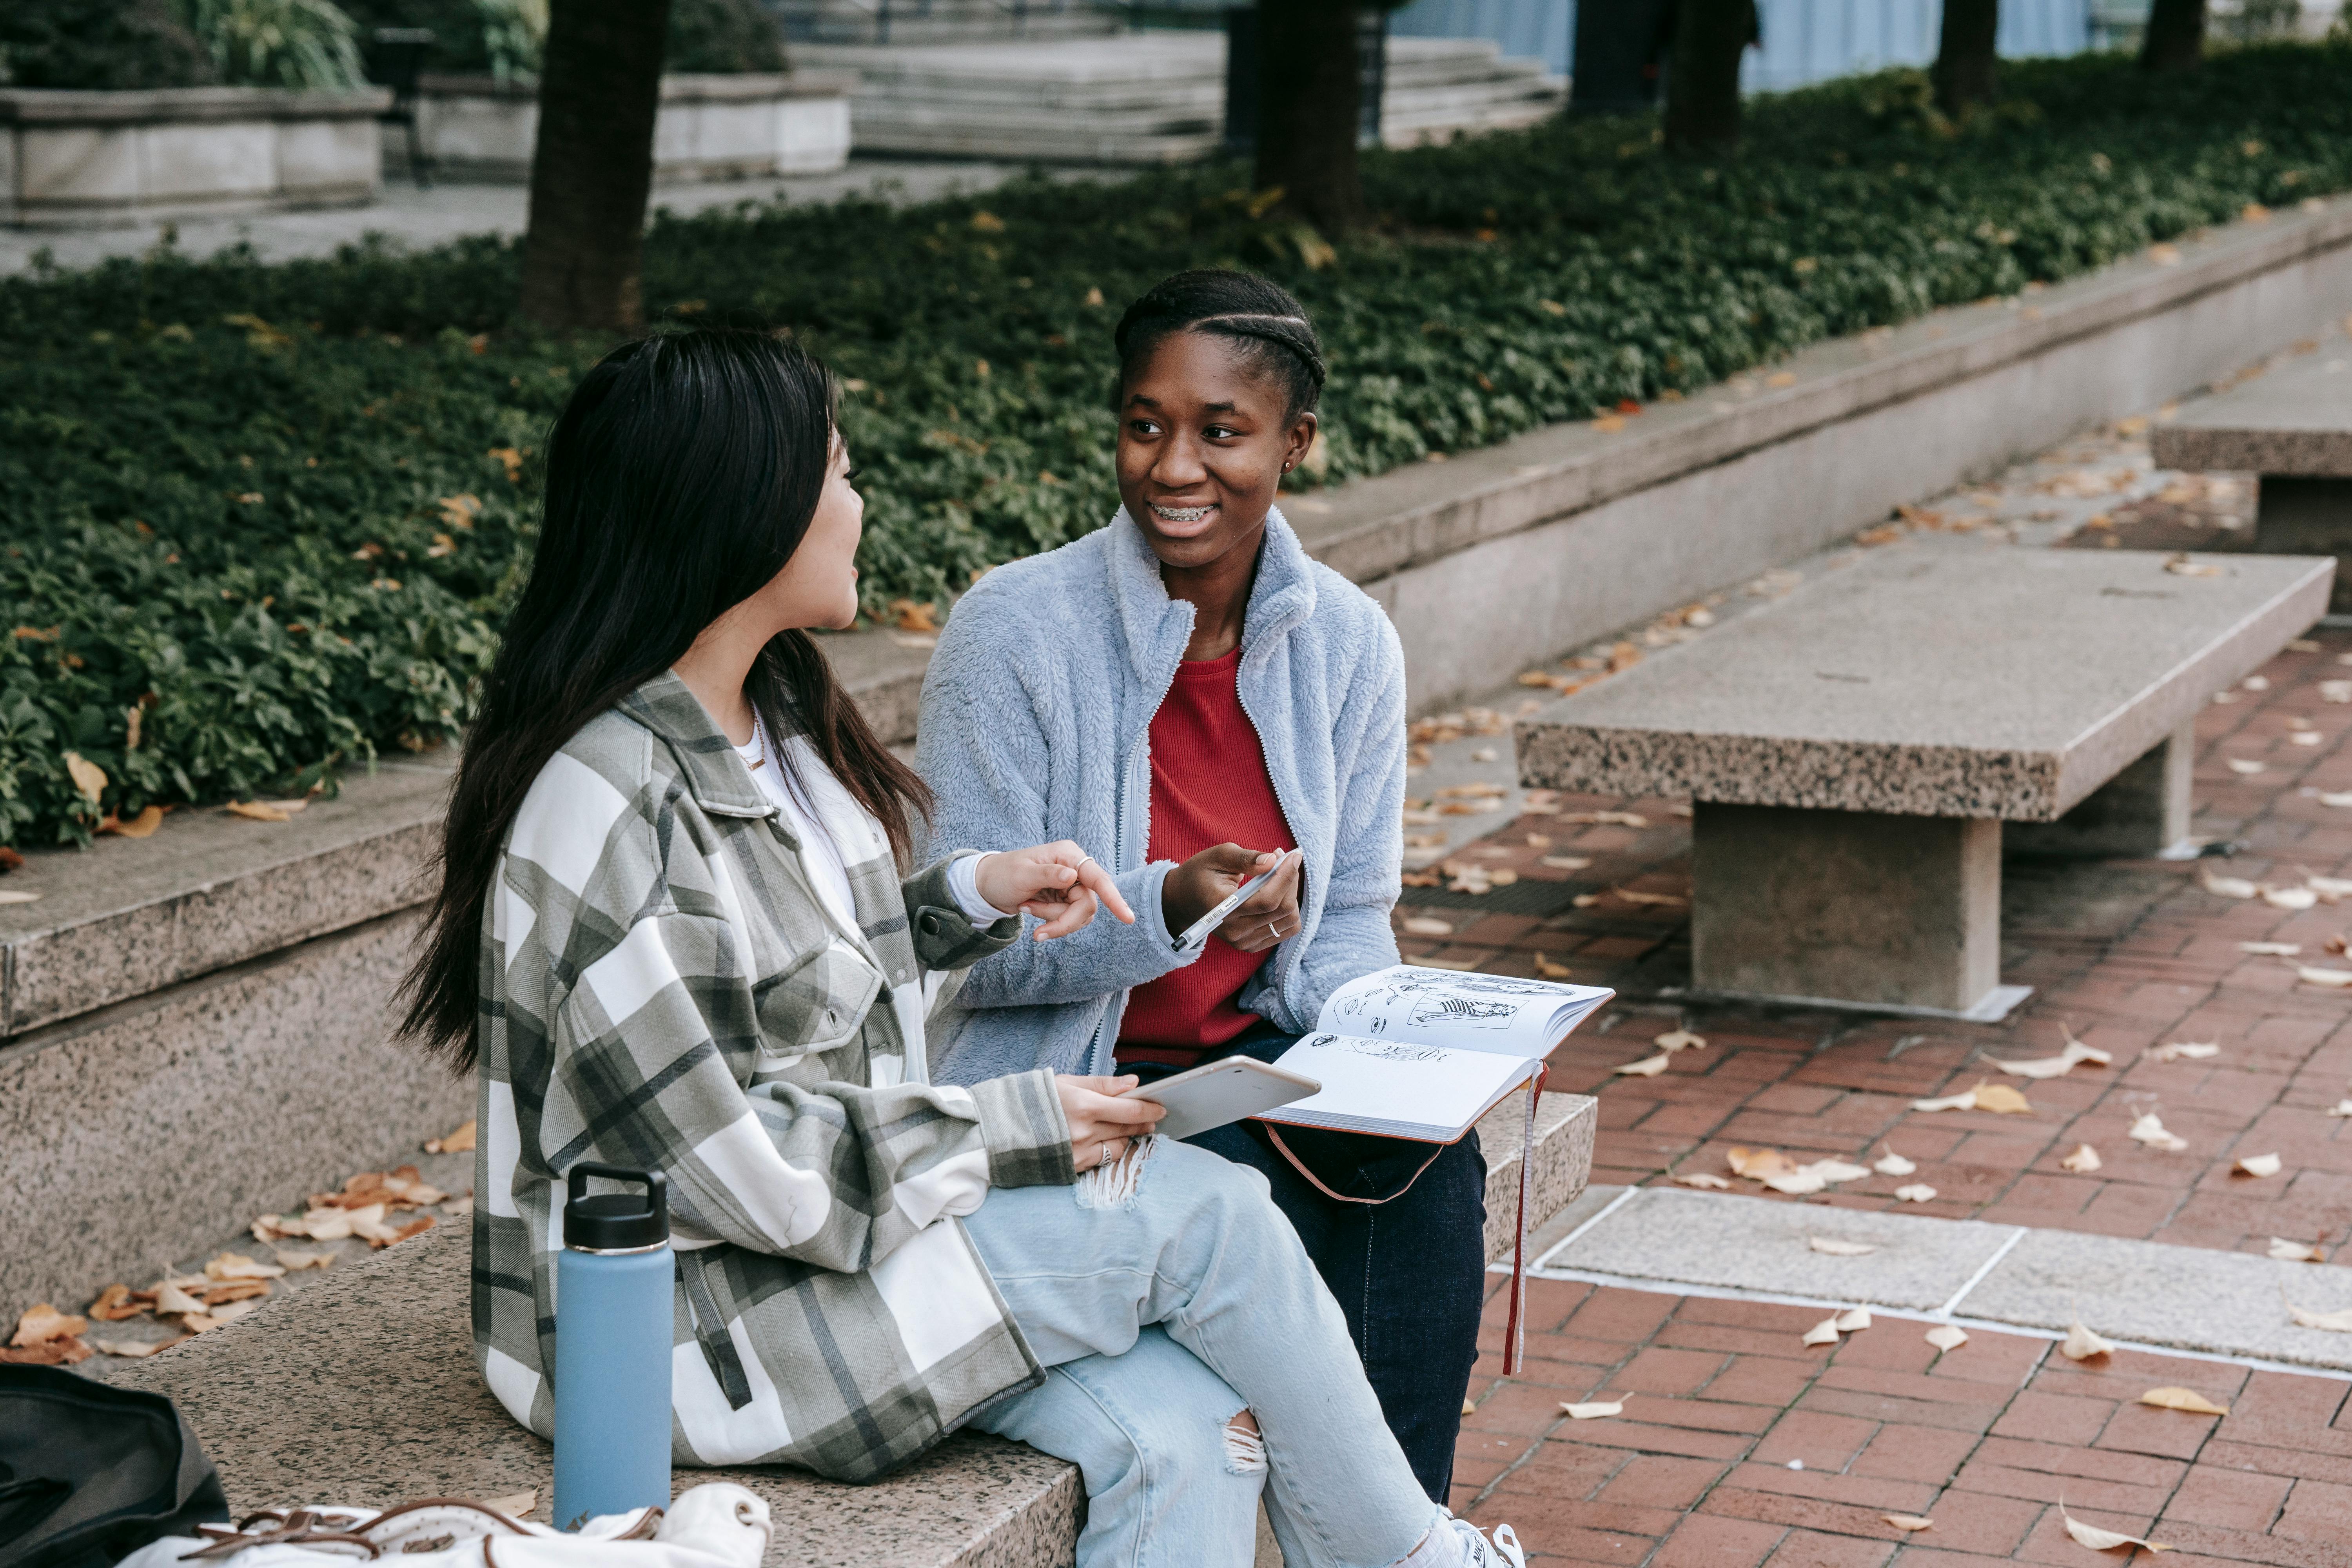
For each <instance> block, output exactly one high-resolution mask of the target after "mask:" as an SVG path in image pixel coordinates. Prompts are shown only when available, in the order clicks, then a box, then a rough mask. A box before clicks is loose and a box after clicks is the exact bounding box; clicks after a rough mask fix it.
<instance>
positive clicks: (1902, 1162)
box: [1870, 1143, 1919, 1176]
mask: <svg viewBox="0 0 2352 1568" xmlns="http://www.w3.org/2000/svg"><path fill="white" fill-rule="evenodd" d="M1879 1147H1880V1148H1882V1149H1884V1150H1885V1151H1886V1153H1885V1157H1884V1158H1882V1159H1880V1160H1877V1161H1875V1162H1874V1163H1872V1165H1871V1167H1870V1168H1871V1169H1872V1170H1874V1171H1875V1172H1877V1173H1879V1174H1880V1175H1882V1176H1907V1175H1909V1174H1910V1173H1912V1172H1914V1171H1916V1170H1917V1169H1918V1168H1919V1167H1918V1166H1916V1165H1915V1164H1913V1163H1911V1162H1910V1161H1908V1160H1906V1159H1905V1158H1904V1157H1903V1156H1902V1155H1900V1154H1898V1153H1896V1152H1895V1146H1894V1145H1893V1144H1891V1143H1881V1144H1880V1145H1879Z"/></svg>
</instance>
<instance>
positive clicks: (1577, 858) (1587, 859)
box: [1543, 855, 1592, 871]
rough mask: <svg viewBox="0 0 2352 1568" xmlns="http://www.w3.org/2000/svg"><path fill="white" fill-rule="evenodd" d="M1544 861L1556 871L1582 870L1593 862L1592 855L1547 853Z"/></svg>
mask: <svg viewBox="0 0 2352 1568" xmlns="http://www.w3.org/2000/svg"><path fill="white" fill-rule="evenodd" d="M1543 863H1544V864H1545V865H1547V866H1549V867H1550V868H1552V869H1554V870H1556V871H1581V870H1583V869H1584V868H1586V867H1587V866H1590V865H1591V864H1592V857H1591V856H1590V855H1547V856H1545V857H1544V858H1543Z"/></svg>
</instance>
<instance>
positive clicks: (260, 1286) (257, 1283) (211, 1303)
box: [191, 1279, 269, 1317]
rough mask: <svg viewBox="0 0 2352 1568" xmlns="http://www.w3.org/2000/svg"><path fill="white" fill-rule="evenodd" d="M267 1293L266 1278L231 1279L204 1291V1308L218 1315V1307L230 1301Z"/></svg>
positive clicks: (267, 1283) (245, 1299)
mask: <svg viewBox="0 0 2352 1568" xmlns="http://www.w3.org/2000/svg"><path fill="white" fill-rule="evenodd" d="M193 1293H194V1292H191V1294H193ZM268 1294H269V1281H268V1280H267V1279H232V1280H230V1281H228V1283H226V1284H225V1285H215V1286H214V1287H213V1288H212V1289H209V1290H206V1291H205V1293H204V1303H205V1310H206V1311H208V1312H211V1313H212V1314H213V1316H215V1317H218V1316H220V1312H219V1310H218V1309H220V1308H222V1307H224V1306H226V1305H227V1304H228V1303H229V1302H231V1301H247V1300H252V1299H253V1298H254V1297H256V1296H267V1295H268Z"/></svg>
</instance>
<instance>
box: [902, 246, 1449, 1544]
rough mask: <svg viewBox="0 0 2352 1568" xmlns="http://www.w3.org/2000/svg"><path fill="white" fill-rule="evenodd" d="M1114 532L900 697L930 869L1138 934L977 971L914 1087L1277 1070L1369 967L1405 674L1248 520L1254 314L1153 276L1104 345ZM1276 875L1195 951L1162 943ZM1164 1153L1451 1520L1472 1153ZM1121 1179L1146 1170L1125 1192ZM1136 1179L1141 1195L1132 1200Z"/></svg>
mask: <svg viewBox="0 0 2352 1568" xmlns="http://www.w3.org/2000/svg"><path fill="white" fill-rule="evenodd" d="M1115 342H1116V344H1117V347H1118V356H1119V375H1118V388H1117V392H1116V398H1117V404H1118V416H1119V435H1118V485H1119V496H1120V499H1121V500H1122V501H1123V502H1124V503H1125V504H1124V505H1123V506H1122V507H1121V508H1120V510H1119V511H1118V515H1116V516H1115V517H1113V518H1112V519H1111V521H1110V523H1109V526H1108V527H1107V528H1104V529H1102V530H1100V531H1097V532H1095V533H1092V534H1089V535H1087V537H1085V538H1083V539H1081V540H1078V541H1076V542H1074V543H1071V544H1068V545H1066V546H1064V547H1063V548H1062V549H1060V550H1056V551H1054V552H1050V553H1047V554H1045V555H1040V556H1034V557H1032V558H1030V559H1027V560H1024V561H1016V562H1013V563H1009V564H1007V565H1004V566H1001V567H999V568H997V569H996V570H995V571H993V572H992V573H990V574H988V575H987V576H986V577H985V578H983V579H982V581H981V582H980V584H978V585H977V586H975V587H974V588H973V589H972V591H971V593H970V594H968V595H965V597H964V599H963V600H962V602H961V604H959V605H957V606H956V610H955V613H954V615H953V616H952V617H951V618H950V621H949V623H948V627H947V630H946V632H945V633H944V634H943V635H942V636H941V637H940V646H939V651H938V653H937V654H936V655H935V656H934V657H933V659H932V662H931V668H930V675H929V679H928V680H927V682H926V683H925V686H924V689H923V704H922V716H921V722H920V725H919V735H920V740H919V749H918V754H917V759H916V766H917V770H918V771H919V773H921V774H922V775H923V777H924V779H925V781H926V782H927V783H928V784H929V785H930V787H931V789H932V790H933V792H934V793H935V794H936V795H937V796H938V802H939V805H938V812H937V815H936V816H935V817H934V818H933V838H932V842H933V843H934V845H935V846H940V847H951V846H958V845H991V844H1014V843H1023V844H1025V843H1029V842H1031V841H1032V840H1039V841H1042V840H1046V839H1069V840H1073V841H1075V842H1076V843H1077V844H1079V845H1081V846H1083V847H1085V848H1086V849H1087V850H1089V851H1091V852H1092V853H1093V854H1095V855H1097V856H1098V857H1099V858H1100V862H1101V864H1102V865H1104V866H1106V867H1107V868H1108V869H1109V871H1110V873H1111V876H1112V879H1113V880H1114V881H1115V882H1116V883H1117V885H1118V889H1119V891H1120V893H1121V894H1122V895H1123V896H1124V897H1125V899H1126V900H1127V902H1128V904H1129V906H1131V907H1132V908H1133V910H1134V911H1135V914H1136V917H1137V918H1136V922H1135V924H1133V925H1131V926H1128V925H1118V924H1115V923H1113V922H1111V921H1096V922H1094V924H1093V925H1091V926H1089V927H1088V928H1087V929H1086V930H1085V931H1078V932H1076V933H1074V934H1072V935H1071V936H1068V937H1066V938H1064V939H1062V940H1061V941H1058V942H1046V943H1035V942H1022V943H1017V944H1015V945H1014V946H1013V947H1011V948H1008V949H1006V950H1005V951H1004V952H1000V953H995V954H992V955H991V956H989V957H987V958H985V959H982V961H981V962H980V963H978V964H977V965H975V966H974V968H973V969H972V971H971V975H970V977H969V979H968V980H967V982H966V983H965V984H964V986H963V988H962V991H961V995H960V996H959V998H958V1000H957V1004H956V1007H957V1013H956V1016H954V1017H953V1018H952V1019H951V1020H950V1022H949V1026H948V1030H947V1032H946V1034H945V1036H944V1038H945V1039H946V1042H947V1043H946V1047H945V1050H944V1052H943V1053H942V1058H941V1060H940V1068H939V1071H940V1077H941V1078H942V1079H945V1080H947V1081H953V1082H978V1081H982V1080H984V1079H990V1078H993V1077H996V1076H999V1075H1002V1074H1004V1073H1007V1072H1015V1071H1023V1070H1028V1069H1031V1068H1038V1067H1050V1068H1053V1069H1054V1070H1055V1071H1059V1072H1072V1073H1089V1074H1097V1073H1108V1072H1113V1071H1118V1072H1129V1071H1132V1072H1135V1073H1137V1074H1139V1075H1140V1076H1143V1077H1146V1078H1149V1077H1152V1076H1157V1075H1163V1074H1166V1073H1170V1072H1174V1071H1177V1070H1181V1068H1186V1067H1191V1066H1193V1065H1195V1064H1197V1063H1199V1062H1201V1061H1203V1060H1207V1059H1212V1058H1215V1057H1219V1056H1223V1055H1228V1054H1231V1053H1234V1052H1244V1053H1247V1054H1249V1055H1251V1056H1255V1057H1258V1058H1261V1059H1265V1060H1271V1059H1273V1058H1276V1057H1277V1056H1279V1055H1280V1054H1281V1053H1282V1052H1283V1050H1284V1049H1285V1048H1286V1047H1288V1045H1289V1044H1290V1043H1291V1041H1292V1040H1293V1039H1295V1038H1296V1037H1297V1036H1298V1035H1299V1034H1301V1033H1303V1032H1305V1031H1307V1030H1308V1029H1311V1028H1312V1027H1314V1026H1315V1020H1316V1016H1317V1015H1318V1012H1319V1011H1320V1010H1321V1008H1322V1005H1323V1003H1324V1000H1325V999H1326V998H1327V997H1328V996H1329V995H1330V994H1331V993H1332V992H1333V991H1334V990H1336V989H1337V988H1338V987H1339V986H1340V985H1342V984H1346V983H1347V982H1349V981H1350V980H1353V979H1356V978H1357V977H1359V976H1360V975H1364V974H1368V973H1372V972H1373V971H1375V970H1378V969H1381V968H1384V967H1386V966H1387V965H1389V964H1391V963H1396V962H1397V950H1396V942H1395V939H1394V938H1393V936H1392V935H1391V931H1390V925H1389V917H1390V911H1391V909H1392V908H1393V906H1394V905H1395V903H1396V900H1397V895H1398V892H1399V890H1400V887H1399V880H1398V879H1399V876H1400V873H1401V860H1402V850H1403V846H1402V827H1401V826H1400V825H1401V822H1402V804H1403V796H1404V778H1405V733H1404V665H1403V656H1402V651H1401V649H1400V647H1399V646H1398V642H1397V638H1396V634H1395V632H1394V631H1393V630H1392V629H1391V627H1390V626H1389V623H1388V619H1387V617H1386V616H1385V615H1384V614H1383V613H1382V612H1381V608H1380V606H1379V605H1376V604H1375V603H1373V601H1372V600H1371V599H1370V598H1369V597H1367V596H1366V595H1364V594H1363V593H1362V592H1361V591H1360V590H1359V589H1357V588H1356V587H1355V586H1354V585H1353V584H1350V583H1349V582H1348V581H1347V580H1346V579H1345V578H1343V577H1341V576H1340V575H1339V574H1338V573H1336V572H1333V571H1331V570H1330V569H1329V568H1328V567H1325V566H1323V565H1320V564H1318V563H1316V562H1315V561H1313V560H1311V559H1309V558H1308V556H1307V552H1305V550H1304V549H1302V548H1301V547H1300V544H1299V542H1298V537H1297V534H1296V533H1294V532H1293V531H1291V529H1290V526H1289V525H1288V524H1287V523H1286V522H1285V521H1283V518H1282V514H1281V512H1280V511H1279V510H1276V508H1275V505H1274V501H1275V496H1276V490H1277V489H1278V488H1279V486H1280V484H1281V482H1282V478H1283V476H1284V475H1285V474H1287V473H1288V472H1289V471H1290V470H1291V469H1292V468H1296V467H1297V465H1298V464H1299V463H1300V462H1301V461H1303V460H1304V459H1305V458H1306V457H1307V453H1308V451H1309V450H1310V449H1311V448H1312V447H1313V445H1314V441H1315V436H1316V428H1317V426H1316V413H1315V408H1316V403H1317V401H1318V395H1319V394H1320V392H1321V390H1322V385H1323V380H1324V363H1323V355H1322V351H1321V348H1320V346H1319V344H1318V342H1317V341H1316V336H1315V330H1314V328H1313V326H1312V325H1310V324H1309V322H1308V321H1307V316H1306V312H1305V311H1304V310H1302V309H1301V308H1300V306H1299V304H1298V301H1297V300H1295V299H1293V298H1292V297H1291V296H1290V295H1289V294H1288V293H1286V291H1285V290H1283V289H1280V288H1278V287H1276V285H1275V284H1273V283H1270V282H1268V281H1266V280H1265V279H1260V278H1255V277H1252V276H1249V275H1248V274H1245V273H1241V272H1235V271H1228V270H1223V269H1216V270H1203V271H1194V272H1184V273H1180V274H1178V275H1177V276H1175V277H1173V278H1171V279H1167V280H1166V281H1165V282H1163V283H1161V284H1160V285H1159V286H1158V287H1157V288H1155V289H1152V290H1151V291H1150V292H1149V293H1147V294H1145V295H1144V296H1143V297H1142V298H1141V299H1140V300H1137V301H1136V302H1135V304H1134V305H1133V306H1131V307H1130V308H1129V310H1128V311H1127V313H1126V314H1125V315H1124V316H1123V317H1122V318H1121V319H1120V321H1119V323H1118V332H1117V336H1116V339H1115ZM1292 848H1297V849H1298V850H1301V851H1303V855H1302V856H1300V857H1297V858H1293V859H1292V861H1291V862H1290V864H1289V865H1288V866H1286V868H1284V871H1283V873H1282V875H1280V876H1279V877H1277V878H1276V879H1275V880H1274V881H1272V882H1271V883H1269V884H1268V885H1267V886H1266V887H1265V889H1261V890H1260V891H1259V892H1258V893H1257V894H1256V895H1255V896H1254V897H1253V898H1252V899H1250V900H1249V901H1247V902H1246V903H1244V904H1243V905H1242V906H1241V907H1240V908H1239V909H1238V910H1235V911H1234V914H1233V915H1232V916H1231V917H1230V918H1228V919H1227V920H1226V921H1224V923H1223V925H1222V926H1221V927H1220V928H1219V929H1218V931H1216V933H1215V934H1214V936H1213V937H1212V938H1210V939H1209V940H1208V942H1206V943H1205V945H1203V946H1202V947H1197V948H1194V949H1192V950H1189V951H1186V950H1179V949H1177V948H1175V946H1174V941H1175V936H1176V933H1178V932H1181V931H1184V930H1185V929H1186V928H1187V927H1189V926H1191V925H1192V923H1193V921H1196V920H1198V919H1199V918H1201V917H1202V915H1203V914H1205V913H1206V912H1207V911H1208V910H1210V909H1212V908H1213V907H1214V906H1215V905H1216V904H1217V903H1218V902H1219V901H1220V900H1223V898H1224V896H1225V895H1226V894H1228V893H1230V892H1231V891H1233V890H1234V889H1235V888H1236V887H1238V886H1239V885H1240V884H1241V882H1242V881H1243V880H1244V879H1247V878H1249V877H1250V876H1252V875H1254V874H1255V873H1256V872H1257V871H1259V870H1261V869H1263V868H1265V867H1266V866H1268V865H1271V864H1273V863H1274V857H1275V855H1276V854H1277V853H1279V852H1281V851H1285V850H1288V849H1292ZM1192 1142H1195V1143H1198V1144H1201V1145H1203V1146H1205V1147H1207V1148H1209V1149H1212V1150H1213V1151H1215V1152H1218V1153H1220V1154H1223V1155H1224V1156H1225V1157H1226V1158H1227V1159H1229V1160H1232V1161H1234V1162H1236V1163H1241V1164H1244V1165H1246V1166H1249V1167H1251V1168H1253V1169H1255V1170H1256V1171H1258V1172H1259V1173H1262V1174H1263V1175H1264V1176H1265V1179H1266V1181H1267V1182H1268V1183H1269V1184H1270V1185H1271V1187H1272V1189H1273V1195H1274V1198H1275V1201H1276V1204H1277V1205H1279V1206H1280V1207H1281V1208H1282V1210H1283V1212H1284V1213H1285V1214H1286V1215H1289V1217H1290V1219H1291V1222H1292V1223H1293V1225H1294V1226H1296V1227H1297V1231H1298V1234H1299V1237H1300V1239H1301V1240H1302V1241H1304V1242H1305V1244H1306V1246H1307V1253H1308V1255H1309V1256H1310V1257H1311V1258H1314V1259H1315V1263H1316V1267H1317V1268H1318V1270H1319V1271H1320V1273H1321V1275H1322V1277H1323V1279H1324V1280H1325V1281H1326V1283H1327V1284H1328V1286H1329V1287H1330V1289H1331V1291H1332V1293H1333V1295H1334V1296H1335V1297H1336V1298H1337V1299H1338V1301H1339V1306H1340V1309H1341V1310H1342V1312H1343V1313H1344V1314H1345V1316H1346V1319H1347V1321H1348V1327H1349V1332H1350V1333H1351V1334H1352V1335H1353V1337H1354V1339H1355V1342H1356V1346H1357V1349H1358V1351H1359V1352H1360V1355H1361V1357H1362V1359H1363V1363H1364V1368H1365V1372H1366V1375H1367V1376H1368V1378H1369V1379H1370V1383H1371V1385H1372V1387H1373V1390H1374V1391H1375V1392H1376V1393H1377V1394H1379V1396H1380V1401H1381V1410H1382V1412H1383V1414H1384V1415H1385V1416H1386V1417H1387V1420H1388V1424H1389V1426H1390V1428H1391V1431H1392V1432H1394V1434H1395V1435H1396V1437H1397V1440H1398V1443H1399V1445H1400V1446H1401V1447H1402V1448H1403V1450H1404V1452H1405V1455H1406V1458H1408V1459H1409V1460H1410V1461H1411V1462H1412V1467H1413V1471H1414V1474H1415V1475H1416V1476H1417V1477H1418V1478H1419V1479H1420V1481H1421V1483H1422V1485H1423V1488H1424V1489H1427V1491H1428V1492H1429V1494H1430V1497H1431V1499H1432V1500H1434V1501H1437V1502H1440V1503H1443V1502H1444V1501H1445V1500H1446V1497H1447V1493H1448V1489H1449V1484H1450V1478H1451V1475H1452V1471H1453V1464H1454V1440H1455V1437H1456V1436H1457V1435H1458V1433H1459V1430H1460V1426H1461V1409H1462V1399H1463V1395H1464V1394H1465V1390H1466V1389H1467V1386H1468V1384H1469V1379H1470V1370H1471V1364H1472V1363H1473V1362H1474V1361H1475V1359H1476V1355H1477V1332H1478V1316H1479V1308H1480V1303H1481V1300H1482V1299H1483V1297H1484V1294H1485V1291H1484V1285H1485V1268H1486V1258H1485V1255H1484V1247H1483V1237H1484V1232H1485V1195H1486V1163H1485V1161H1484V1159H1483V1158H1482V1156H1481V1154H1480V1152H1479V1149H1478V1142H1477V1138H1476V1135H1475V1133H1473V1134H1472V1135H1471V1136H1470V1137H1467V1138H1465V1139H1464V1140H1463V1141H1462V1142H1459V1143H1457V1144H1454V1145H1453V1146H1452V1147H1450V1148H1446V1149H1444V1150H1443V1151H1442V1152H1439V1153H1438V1155H1437V1157H1436V1158H1435V1159H1434V1161H1432V1160H1431V1159H1430V1157H1429V1150H1428V1148H1427V1146H1425V1145H1421V1144H1415V1143H1407V1142H1399V1141H1396V1140H1391V1139H1381V1138H1370V1137H1361V1136H1357V1135H1353V1134H1348V1133H1334V1132H1316V1131H1304V1130H1299V1129H1288V1130H1286V1131H1284V1133H1283V1134H1282V1137H1281V1142H1280V1144H1279V1145H1277V1144H1276V1142H1274V1141H1273V1139H1272V1138H1271V1137H1270V1136H1269V1134H1268V1132H1267V1131H1266V1129H1265V1124H1264V1123H1262V1122H1255V1121H1248V1122H1242V1123H1238V1124H1235V1125H1231V1126H1227V1127H1222V1128H1218V1129H1216V1130H1214V1131H1210V1132H1206V1133H1202V1134H1201V1135H1200V1136H1199V1137H1197V1138H1195V1139H1193V1140H1192ZM1147 1164H1148V1163H1147ZM1145 1179H1146V1180H1147V1181H1148V1180H1149V1179H1150V1176H1149V1173H1148V1170H1147V1174H1146V1177H1145Z"/></svg>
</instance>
